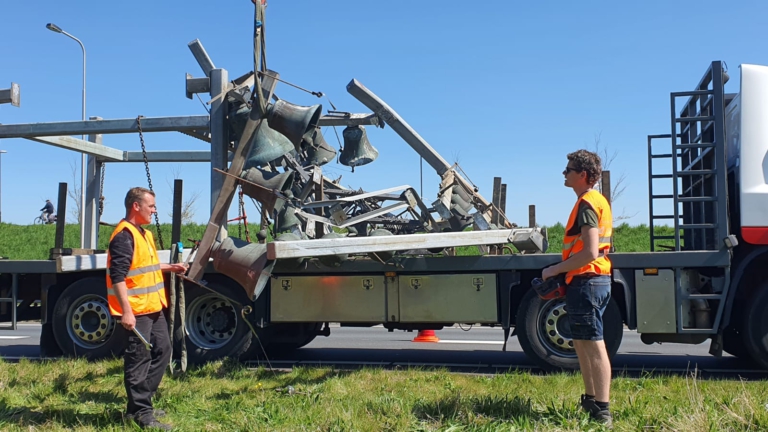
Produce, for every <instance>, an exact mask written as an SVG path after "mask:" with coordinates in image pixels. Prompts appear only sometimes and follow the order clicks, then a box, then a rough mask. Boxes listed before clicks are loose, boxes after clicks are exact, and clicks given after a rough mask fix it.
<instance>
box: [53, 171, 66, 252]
mask: <svg viewBox="0 0 768 432" xmlns="http://www.w3.org/2000/svg"><path fill="white" fill-rule="evenodd" d="M66 223H67V184H66V183H59V197H58V202H57V203H56V235H55V236H54V240H53V247H54V248H56V249H62V248H63V247H64V226H65V225H66Z"/></svg>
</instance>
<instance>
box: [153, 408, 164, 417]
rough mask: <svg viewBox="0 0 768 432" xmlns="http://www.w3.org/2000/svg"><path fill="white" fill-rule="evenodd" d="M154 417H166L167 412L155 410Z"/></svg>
mask: <svg viewBox="0 0 768 432" xmlns="http://www.w3.org/2000/svg"><path fill="white" fill-rule="evenodd" d="M152 415H153V416H155V418H158V417H165V410H161V409H159V408H158V409H155V410H154V411H152Z"/></svg>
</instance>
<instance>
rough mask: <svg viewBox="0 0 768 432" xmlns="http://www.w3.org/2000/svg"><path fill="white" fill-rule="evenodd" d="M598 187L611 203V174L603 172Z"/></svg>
mask: <svg viewBox="0 0 768 432" xmlns="http://www.w3.org/2000/svg"><path fill="white" fill-rule="evenodd" d="M600 182H601V183H600V185H601V186H600V187H601V189H602V190H603V196H604V197H605V199H607V200H608V204H610V203H611V172H610V171H603V177H602V178H601V179H600Z"/></svg>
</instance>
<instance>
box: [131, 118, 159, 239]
mask: <svg viewBox="0 0 768 432" xmlns="http://www.w3.org/2000/svg"><path fill="white" fill-rule="evenodd" d="M142 117H144V116H141V115H140V116H138V117H136V124H137V125H138V128H139V140H140V141H141V155H142V157H143V158H144V169H145V170H146V171H147V183H148V184H149V190H150V191H152V192H154V190H153V189H152V176H150V175H149V160H148V159H147V148H146V146H145V145H144V132H142V130H141V119H142ZM155 226H156V227H157V239H158V240H159V241H160V250H163V249H165V245H164V244H163V233H162V232H161V231H160V218H159V217H158V216H157V212H155Z"/></svg>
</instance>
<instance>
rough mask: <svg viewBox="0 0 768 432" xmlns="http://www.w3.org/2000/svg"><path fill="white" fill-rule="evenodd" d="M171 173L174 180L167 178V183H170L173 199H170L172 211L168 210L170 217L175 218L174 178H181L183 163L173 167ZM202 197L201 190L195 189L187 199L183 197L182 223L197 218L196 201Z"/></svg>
mask: <svg viewBox="0 0 768 432" xmlns="http://www.w3.org/2000/svg"><path fill="white" fill-rule="evenodd" d="M171 173H172V174H173V179H172V180H167V179H166V183H168V188H169V189H170V190H171V200H170V206H169V207H170V209H171V211H169V212H168V217H169V218H171V220H172V219H173V180H176V179H179V178H181V165H175V166H174V167H173V168H171ZM198 198H200V191H199V190H198V191H195V192H193V193H192V194H191V195H188V196H187V199H186V200H184V199H183V198H182V200H181V223H182V224H188V223H191V222H194V219H195V212H196V207H195V203H197V199H198Z"/></svg>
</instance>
